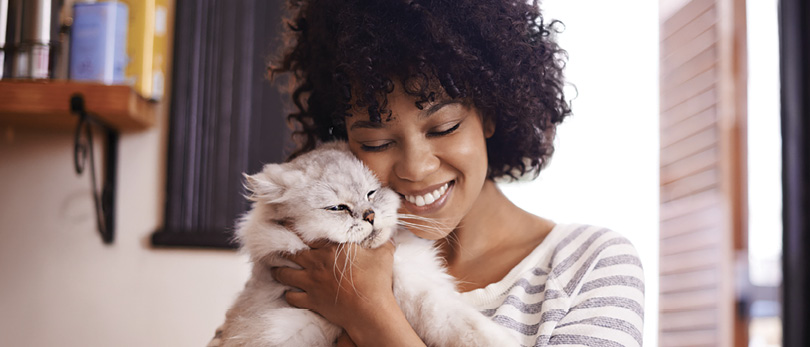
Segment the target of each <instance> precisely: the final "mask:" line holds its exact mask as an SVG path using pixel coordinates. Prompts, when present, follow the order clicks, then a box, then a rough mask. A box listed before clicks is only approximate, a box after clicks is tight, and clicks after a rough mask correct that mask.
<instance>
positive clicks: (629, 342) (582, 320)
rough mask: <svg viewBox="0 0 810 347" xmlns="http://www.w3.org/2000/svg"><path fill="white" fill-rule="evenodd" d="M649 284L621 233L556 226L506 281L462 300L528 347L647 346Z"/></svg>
mask: <svg viewBox="0 0 810 347" xmlns="http://www.w3.org/2000/svg"><path fill="white" fill-rule="evenodd" d="M643 279H644V276H643V272H642V269H641V262H640V261H639V258H638V256H637V254H636V250H635V248H633V245H632V244H630V242H629V241H628V240H627V239H625V238H624V237H622V236H621V235H619V234H617V233H615V232H613V231H610V230H608V229H604V228H599V227H594V226H587V225H578V224H558V225H557V226H555V227H554V228H553V229H552V230H551V232H550V233H549V234H548V235H547V236H546V238H545V240H543V242H542V243H540V245H538V246H537V248H535V249H534V251H532V253H530V254H529V255H528V256H527V257H526V258H524V259H523V260H522V261H521V262H520V263H519V264H518V265H517V266H515V267H514V268H513V269H512V270H511V271H510V272H509V274H507V275H506V277H504V278H503V279H502V280H501V281H499V282H496V283H492V284H490V285H488V286H486V287H484V288H480V289H475V290H472V291H469V292H466V293H462V294H461V296H462V299H463V300H465V301H466V302H467V303H469V304H470V305H472V306H473V307H475V308H477V309H478V310H479V311H481V312H482V313H483V314H484V315H486V316H488V317H491V318H492V320H494V321H496V322H498V323H500V324H501V325H503V326H505V327H507V328H509V329H511V331H512V332H513V334H514V335H515V336H516V337H517V338H518V340H519V341H520V342H521V344H522V345H524V346H550V345H569V346H600V347H612V346H641V345H642V326H643V323H644V280H643Z"/></svg>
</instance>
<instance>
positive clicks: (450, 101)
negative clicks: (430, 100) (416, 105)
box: [419, 99, 461, 118]
mask: <svg viewBox="0 0 810 347" xmlns="http://www.w3.org/2000/svg"><path fill="white" fill-rule="evenodd" d="M460 103H461V101H460V100H457V99H446V100H441V101H439V102H437V103H435V104H433V105H430V107H428V109H427V110H424V111H422V112H420V114H419V118H428V117H430V116H432V115H433V114H434V113H436V112H438V111H439V110H440V109H442V107H445V106H447V105H450V104H460Z"/></svg>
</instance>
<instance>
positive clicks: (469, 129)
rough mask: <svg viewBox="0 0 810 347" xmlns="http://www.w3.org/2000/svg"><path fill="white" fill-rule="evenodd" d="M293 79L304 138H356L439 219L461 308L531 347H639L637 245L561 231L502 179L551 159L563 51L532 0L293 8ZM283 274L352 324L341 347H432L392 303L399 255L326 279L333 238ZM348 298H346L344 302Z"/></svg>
mask: <svg viewBox="0 0 810 347" xmlns="http://www.w3.org/2000/svg"><path fill="white" fill-rule="evenodd" d="M290 10H291V12H292V18H291V21H290V23H289V27H290V29H291V30H290V33H289V36H288V46H287V47H286V48H285V51H284V54H283V56H282V58H281V59H280V60H279V61H278V63H277V64H276V65H275V66H273V67H271V69H270V71H271V74H273V75H279V74H285V73H289V74H291V75H292V76H293V77H292V81H291V82H292V85H293V100H294V101H295V104H296V106H297V112H295V113H293V114H291V115H290V119H291V120H292V121H294V124H296V125H297V126H298V131H297V133H296V134H297V135H298V136H299V139H301V140H302V141H301V142H302V145H301V148H300V150H299V152H298V153H302V152H306V151H307V150H310V149H312V148H313V147H314V146H315V145H316V144H317V143H318V142H320V141H327V140H331V139H334V138H338V139H344V140H347V141H348V142H349V144H350V147H351V149H352V152H353V153H354V154H355V155H356V156H357V157H359V158H360V159H361V160H362V161H363V162H364V163H365V164H366V165H368V166H369V168H371V170H372V171H373V172H374V173H375V174H376V175H377V176H378V177H379V179H380V180H381V181H382V182H383V183H384V184H385V185H387V186H389V187H391V188H392V189H394V190H395V191H396V192H398V193H399V194H400V195H401V197H402V212H405V213H409V214H415V215H419V216H422V217H428V218H431V219H433V220H435V221H437V223H438V224H437V225H438V227H436V226H435V225H424V226H423V227H421V228H419V227H418V228H413V230H412V231H413V232H414V233H416V234H417V235H419V236H421V237H424V238H428V239H434V240H437V244H438V245H439V247H440V250H441V256H442V257H443V258H444V259H445V260H446V263H447V267H448V271H449V272H450V274H451V275H453V276H454V277H456V278H457V279H458V280H459V291H460V292H462V293H463V294H462V297H463V299H464V300H466V301H467V302H469V303H470V305H473V306H474V307H476V308H478V309H479V310H481V312H482V313H483V314H485V315H487V316H490V317H492V319H494V320H495V321H497V322H499V323H500V324H502V325H504V326H505V327H506V328H507V329H511V330H513V331H514V334H515V336H517V337H518V338H519V339H520V340H521V342H522V343H523V344H524V345H533V346H534V345H549V344H572V345H578V344H579V345H598V346H640V345H641V342H642V341H641V329H642V323H643V296H644V294H643V289H644V287H643V282H642V272H641V266H640V262H639V261H638V258H637V256H636V253H635V250H634V249H633V247H632V245H630V244H629V242H627V240H626V239H624V238H622V237H621V236H619V235H618V234H616V233H613V232H611V231H608V230H605V229H601V228H596V227H590V226H582V225H555V223H553V222H552V221H550V220H547V219H544V218H542V217H539V216H535V215H532V214H530V213H528V212H525V211H523V210H521V209H520V208H518V207H517V206H515V205H514V204H512V203H511V202H510V201H509V200H508V199H507V198H506V197H505V196H504V195H503V194H502V193H501V192H500V191H499V190H498V188H497V186H496V184H495V180H496V179H514V178H518V177H524V176H530V177H536V175H537V173H538V172H539V170H540V169H541V168H542V167H543V166H544V165H545V164H546V162H547V161H548V159H549V157H550V156H551V154H552V152H553V145H552V141H553V138H554V134H555V129H556V126H557V124H559V123H560V122H562V120H563V119H564V118H565V117H566V116H568V115H569V114H570V112H571V111H570V108H569V105H568V103H567V102H566V100H565V97H564V95H563V83H564V82H563V74H562V68H563V66H564V59H565V52H564V51H562V50H561V49H560V48H559V47H558V46H557V44H556V42H555V30H554V26H555V24H556V23H551V24H548V25H546V24H545V23H543V18H542V16H541V14H540V11H539V9H538V6H537V3H536V1H535V3H533V4H526V3H524V2H522V1H515V2H512V1H503V0H498V1H495V0H465V1H460V0H453V1H450V0H447V1H428V0H423V1H407V0H405V1H400V0H385V1H380V0H345V1H317V0H313V1H300V0H291V1H290ZM311 246H312V248H313V249H312V250H311V251H307V252H302V253H300V254H297V255H295V256H292V257H291V260H293V261H294V262H296V263H297V264H299V265H301V266H302V267H303V270H295V269H291V268H277V269H273V274H274V276H275V278H276V279H277V280H279V281H280V282H282V283H284V284H287V285H290V286H292V287H297V288H300V289H301V290H302V291H301V292H288V293H287V294H286V298H287V300H288V302H289V303H290V304H291V305H293V306H296V307H300V308H306V309H310V310H313V311H315V312H317V313H319V314H321V315H322V316H323V317H325V318H326V319H327V320H329V321H331V322H332V323H335V324H336V325H338V326H341V327H343V328H344V330H345V332H346V334H344V336H342V337H341V341H342V342H341V343H350V342H352V341H353V342H354V343H356V344H357V345H359V346H414V345H423V343H422V342H421V341H420V339H419V337H418V336H417V335H416V334H415V333H414V331H413V329H412V328H411V327H410V325H409V324H408V322H407V321H406V320H405V318H404V316H403V315H402V312H401V311H400V310H399V307H398V306H397V304H396V302H395V300H394V297H393V293H392V289H391V286H392V284H391V278H392V269H391V264H392V260H393V246H384V247H380V248H379V249H374V250H366V249H359V250H357V253H356V256H355V258H354V259H353V260H354V265H355V270H354V271H353V286H346V285H345V284H344V285H343V286H341V284H340V283H337V282H336V280H335V277H334V276H333V273H332V268H333V265H334V264H335V262H342V261H343V260H342V258H341V257H342V256H345V253H341V254H336V247H335V245H333V244H327V243H320V244H314V245H311ZM335 297H340V300H337V301H336V300H335Z"/></svg>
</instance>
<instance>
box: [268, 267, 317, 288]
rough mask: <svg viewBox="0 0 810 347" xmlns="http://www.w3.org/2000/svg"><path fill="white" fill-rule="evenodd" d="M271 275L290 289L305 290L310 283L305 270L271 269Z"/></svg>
mask: <svg viewBox="0 0 810 347" xmlns="http://www.w3.org/2000/svg"><path fill="white" fill-rule="evenodd" d="M270 274H271V275H273V278H274V279H275V280H276V281H278V282H279V283H281V284H284V285H287V286H290V287H295V288H299V289H304V288H306V285H307V283H308V281H307V274H306V272H304V271H303V270H297V269H293V268H289V267H274V268H270Z"/></svg>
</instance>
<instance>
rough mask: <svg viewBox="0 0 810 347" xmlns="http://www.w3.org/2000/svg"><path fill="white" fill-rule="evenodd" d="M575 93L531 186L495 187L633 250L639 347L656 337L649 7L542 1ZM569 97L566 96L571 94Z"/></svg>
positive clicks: (653, 23)
mask: <svg viewBox="0 0 810 347" xmlns="http://www.w3.org/2000/svg"><path fill="white" fill-rule="evenodd" d="M542 6H543V7H544V9H545V11H546V12H545V13H546V20H547V21H548V20H549V19H559V20H561V21H562V22H563V23H565V28H566V29H565V31H564V32H563V33H562V34H561V35H560V36H559V39H560V45H561V46H562V47H563V48H564V49H566V50H567V51H568V53H569V56H570V59H569V63H568V65H567V68H566V76H567V79H568V80H569V81H570V82H571V83H573V84H574V85H576V89H577V90H578V92H579V95H578V96H577V97H576V99H575V100H574V101H573V111H574V115H573V116H572V117H570V118H568V119H567V120H566V121H565V122H563V124H562V125H561V126H560V127H559V128H558V129H559V130H558V134H557V141H556V153H555V154H554V157H553V158H552V160H551V162H550V165H549V166H548V167H547V168H546V170H545V171H543V172H541V174H540V177H538V178H537V180H535V181H533V182H529V183H517V184H507V185H501V188H502V189H503V191H504V192H505V193H506V194H507V195H508V196H509V197H510V198H511V199H512V200H513V201H515V202H516V203H517V204H518V205H519V206H521V207H522V208H524V209H526V210H528V211H530V212H533V213H535V214H537V215H540V216H543V217H547V218H551V219H552V220H554V221H556V222H560V223H566V222H569V223H570V222H574V223H588V224H595V225H601V226H605V227H609V228H611V229H613V230H615V231H618V232H620V233H622V234H623V235H625V236H626V237H627V238H628V239H630V241H631V242H633V244H634V245H635V246H636V248H637V249H638V251H639V254H640V256H641V260H642V263H643V265H644V273H645V276H646V294H647V296H646V303H645V306H646V307H645V311H646V314H645V327H644V345H645V346H656V345H657V330H658V312H657V311H658V204H659V197H658V177H659V175H658V148H659V140H658V131H659V130H658V114H659V109H658V7H657V4H656V2H655V1H649V0H622V1H604V0H546V1H544V2H543V4H542ZM573 94H574V93H571V96H573Z"/></svg>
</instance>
